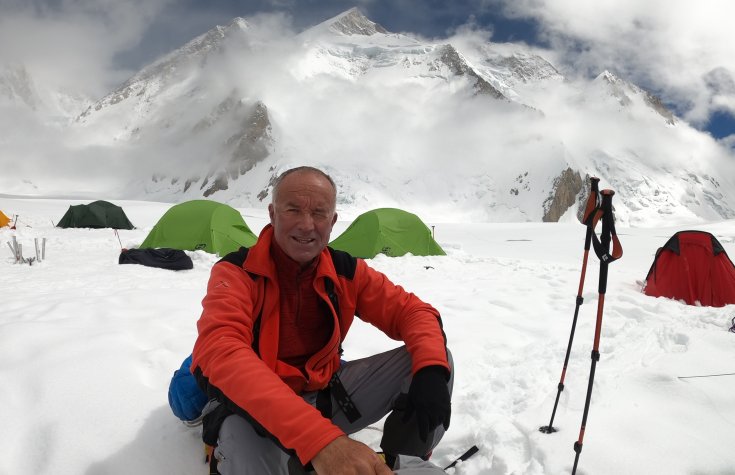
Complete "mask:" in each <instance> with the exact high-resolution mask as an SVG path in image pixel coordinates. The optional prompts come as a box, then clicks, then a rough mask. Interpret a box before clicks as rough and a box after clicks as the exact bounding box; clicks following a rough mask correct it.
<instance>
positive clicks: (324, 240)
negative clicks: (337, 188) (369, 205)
mask: <svg viewBox="0 0 735 475" xmlns="http://www.w3.org/2000/svg"><path fill="white" fill-rule="evenodd" d="M335 205H336V204H335V202H334V188H332V184H331V183H330V182H329V180H327V179H326V178H324V177H323V176H321V175H319V174H316V173H313V172H294V173H291V174H290V175H287V176H286V177H284V178H283V180H282V181H281V183H280V185H279V186H278V190H277V193H276V195H275V196H274V197H273V203H271V204H270V205H269V206H268V214H269V215H270V218H271V224H272V225H273V233H274V237H275V239H276V242H277V243H278V245H279V246H280V247H281V249H283V251H284V252H285V253H286V254H287V255H288V256H289V257H290V258H291V259H293V260H295V261H296V262H298V263H299V264H301V265H302V266H306V265H307V264H309V263H310V262H311V261H312V259H314V258H315V257H316V256H318V255H319V253H320V252H322V250H323V249H324V248H325V247H326V246H327V244H328V243H329V235H330V233H331V232H332V227H333V226H334V223H335V222H336V221H337V213H336V212H335Z"/></svg>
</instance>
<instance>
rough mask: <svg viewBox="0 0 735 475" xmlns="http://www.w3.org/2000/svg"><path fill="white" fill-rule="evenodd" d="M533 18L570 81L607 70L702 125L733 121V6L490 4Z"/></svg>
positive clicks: (553, 0)
mask: <svg viewBox="0 0 735 475" xmlns="http://www.w3.org/2000/svg"><path fill="white" fill-rule="evenodd" d="M488 5H490V6H493V7H496V8H497V7H498V6H501V7H502V8H504V10H505V12H506V14H508V15H512V16H515V17H522V18H533V19H535V20H537V21H538V22H539V23H540V31H541V34H542V35H543V38H544V39H545V40H546V41H548V43H549V44H550V45H551V47H552V48H553V49H554V50H555V51H556V52H557V54H558V58H559V60H560V61H562V63H561V64H560V65H561V66H565V67H566V69H567V71H565V73H567V74H570V73H572V74H573V73H574V72H580V73H582V74H587V75H589V76H595V75H597V74H598V73H600V72H601V71H602V70H604V69H611V70H614V71H615V72H616V73H617V74H619V75H621V76H623V77H624V78H625V79H627V80H630V81H632V82H635V83H637V84H639V85H640V86H642V87H645V88H647V89H649V90H651V91H652V92H654V93H657V94H658V95H660V96H661V97H662V98H663V99H664V100H665V101H666V102H668V103H675V104H677V105H678V107H679V108H680V110H679V111H678V112H679V113H680V114H683V116H684V118H685V119H686V120H688V121H690V122H691V123H693V124H695V125H698V126H702V125H704V124H705V123H706V122H707V120H708V117H709V115H710V114H711V113H712V112H713V111H714V110H717V109H721V110H722V109H726V110H729V111H730V112H731V113H733V114H735V104H734V102H735V101H733V98H735V91H734V90H733V88H732V87H729V88H723V87H722V85H723V84H732V83H733V78H734V77H735V76H733V71H735V46H734V45H735V41H733V40H734V39H735V33H734V32H735V30H733V28H732V18H735V3H731V2H725V1H713V2H691V1H689V0H651V1H646V2H641V1H639V0H605V1H596V2H579V1H575V0H512V1H511V0H492V1H490V2H488Z"/></svg>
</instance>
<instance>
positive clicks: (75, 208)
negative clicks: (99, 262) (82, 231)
mask: <svg viewBox="0 0 735 475" xmlns="http://www.w3.org/2000/svg"><path fill="white" fill-rule="evenodd" d="M56 226H57V227H59V228H114V229H133V228H134V227H135V226H133V223H131V222H130V220H129V219H128V217H127V216H126V215H125V211H123V209H122V208H121V207H119V206H117V205H114V204H112V203H110V202H108V201H93V202H91V203H89V204H86V205H72V206H69V209H68V210H67V211H66V214H64V216H62V218H61V220H60V221H59V224H57V225H56Z"/></svg>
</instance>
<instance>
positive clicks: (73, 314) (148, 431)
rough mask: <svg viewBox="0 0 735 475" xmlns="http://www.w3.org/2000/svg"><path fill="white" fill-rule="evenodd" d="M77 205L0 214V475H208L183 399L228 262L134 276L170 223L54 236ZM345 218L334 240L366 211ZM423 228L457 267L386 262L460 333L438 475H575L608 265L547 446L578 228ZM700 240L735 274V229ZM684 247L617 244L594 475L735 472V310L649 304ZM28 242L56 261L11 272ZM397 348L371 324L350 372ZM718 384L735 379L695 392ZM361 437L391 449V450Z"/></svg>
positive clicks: (591, 289)
mask: <svg viewBox="0 0 735 475" xmlns="http://www.w3.org/2000/svg"><path fill="white" fill-rule="evenodd" d="M102 198H104V197H102ZM80 202H86V201H79V200H71V199H49V198H20V197H9V196H7V195H5V196H0V209H1V210H2V211H3V212H5V213H6V214H8V215H14V214H18V215H20V220H19V222H18V226H17V229H16V230H15V231H13V230H10V229H9V228H7V227H6V228H0V241H2V243H0V244H2V246H3V248H4V250H3V251H0V268H1V269H2V272H0V288H2V289H3V290H4V292H3V299H2V300H3V313H2V317H1V318H0V379H2V381H4V382H5V384H3V385H2V389H0V407H2V408H3V424H0V440H2V441H3V445H2V446H3V448H2V454H3V456H2V457H0V473H2V474H6V473H7V474H10V473H15V472H17V471H18V470H19V469H21V470H22V471H24V472H28V473H33V474H36V475H44V474H49V475H50V474H53V475H64V474H75V475H76V474H80V473H86V474H90V475H91V474H101V473H104V474H108V475H114V474H120V475H122V474H130V473H136V474H139V475H145V474H151V475H153V474H160V473H176V474H181V475H198V474H201V473H204V470H205V467H204V464H203V453H202V445H201V443H200V440H199V436H200V434H199V431H198V430H197V429H192V428H187V427H185V426H184V425H182V424H181V423H180V422H179V421H178V419H176V418H175V417H174V416H173V414H172V413H171V411H170V410H169V408H168V403H167V388H168V383H169V380H170V377H171V375H172V374H173V371H174V370H175V369H177V368H178V367H179V365H180V364H181V361H182V360H183V358H184V357H185V356H187V355H188V354H189V352H190V351H191V347H192V344H193V342H194V339H195V337H196V328H195V323H196V320H197V318H198V316H199V313H200V309H201V307H200V301H201V299H202V297H203V296H204V291H205V285H206V281H207V278H208V273H209V270H210V268H211V266H212V265H213V263H214V262H215V261H216V257H215V256H212V255H209V254H205V253H203V252H201V251H198V252H191V253H189V255H190V256H191V257H192V259H193V261H194V269H192V270H190V271H182V272H176V273H175V272H171V271H166V270H161V269H153V268H148V267H143V266H137V265H124V266H121V265H118V264H117V258H118V254H119V250H120V244H122V246H124V247H128V248H129V247H134V246H136V245H138V244H139V243H140V242H142V240H143V239H144V238H145V236H146V235H147V233H148V231H150V229H151V228H152V226H153V225H154V224H155V223H156V222H157V220H158V218H160V216H161V215H162V214H163V213H164V212H165V211H166V210H167V209H168V207H169V206H170V205H169V204H167V203H162V202H150V201H116V203H117V204H119V205H121V206H122V207H123V208H124V209H125V211H126V213H127V215H128V217H129V218H130V219H131V221H132V222H133V223H134V224H135V225H136V226H137V228H136V229H134V230H131V231H125V230H123V231H120V232H119V236H120V241H121V243H120V242H118V238H117V237H116V236H115V234H114V232H113V231H112V230H110V229H102V230H90V229H57V228H55V227H53V223H55V222H57V221H58V220H59V219H60V218H61V216H62V215H63V213H64V212H65V211H66V209H67V207H68V206H69V205H70V204H77V203H80ZM338 211H340V212H341V213H342V216H341V219H340V221H338V223H337V225H336V226H335V230H334V233H333V236H336V235H338V234H339V233H340V232H341V231H342V230H344V229H345V228H346V227H347V225H348V224H349V220H350V219H351V217H354V215H355V214H356V213H357V211H358V210H357V209H355V208H350V207H347V206H340V208H339V210H338ZM241 212H242V213H243V215H244V217H245V220H246V221H247V222H248V224H249V225H250V226H251V227H252V228H253V230H254V231H256V232H257V231H258V230H259V229H260V228H261V227H262V226H263V225H264V224H265V223H266V219H267V213H266V212H265V209H263V208H242V209H241ZM421 217H422V218H423V219H424V221H425V222H426V223H427V224H428V225H430V226H431V225H433V226H435V233H436V239H437V241H438V242H439V243H440V244H441V245H442V246H443V248H444V249H445V250H446V251H447V254H448V255H447V256H443V257H414V256H406V257H402V258H387V257H384V256H379V257H377V258H375V259H372V260H371V261H370V262H369V263H370V264H371V265H372V266H374V267H375V268H377V269H379V270H381V271H383V272H385V273H386V274H387V275H388V276H389V277H390V278H391V279H393V280H394V281H396V282H399V283H401V284H402V285H404V286H405V287H406V288H407V289H408V290H410V291H413V292H415V293H417V294H418V295H419V296H420V297H422V298H424V299H426V300H427V301H429V302H431V303H432V304H433V305H435V306H436V307H437V308H438V309H439V310H440V311H441V313H442V316H443V320H444V327H445V331H446V333H447V337H448V342H449V346H450V348H451V350H452V352H453V354H454V358H455V362H456V383H455V390H454V397H453V415H452V424H451V427H450V429H449V431H448V433H447V435H446V436H445V438H444V440H443V441H442V442H441V444H440V445H439V447H438V448H437V450H436V451H435V452H434V455H433V460H434V461H435V462H436V463H437V464H439V465H445V464H447V463H449V462H450V461H451V460H453V459H454V458H455V457H456V456H458V455H460V454H461V453H462V452H464V451H465V450H466V449H467V448H468V447H470V446H471V445H473V444H476V445H478V446H479V447H480V452H479V453H478V454H477V455H475V456H474V457H473V458H471V459H470V460H469V461H467V462H466V463H464V464H461V465H460V466H458V467H457V468H456V469H455V470H454V473H455V474H457V475H470V474H472V475H500V474H536V475H541V474H546V475H548V474H559V473H569V471H570V469H571V465H572V462H573V459H574V452H573V450H572V445H573V443H574V441H575V440H577V437H578V433H579V425H580V422H581V416H582V410H583V407H584V398H585V393H586V387H587V376H588V372H589V367H590V356H589V355H590V350H591V345H592V336H593V332H594V317H595V312H596V308H597V278H598V272H597V269H598V268H599V267H598V262H597V259H596V258H595V257H591V258H590V265H589V268H588V273H587V280H586V283H585V290H584V294H583V296H584V298H585V303H584V305H583V306H582V307H581V310H580V318H579V323H578V327H577V332H576V338H575V343H574V346H573V351H572V355H571V359H570V365H569V369H568V371H567V376H566V389H565V391H564V392H563V393H562V396H561V400H560V403H559V410H558V412H557V415H556V420H555V423H554V425H555V427H557V428H558V429H559V432H556V433H554V434H553V435H545V434H542V433H540V432H539V431H538V427H539V426H541V425H546V424H548V420H549V417H550V414H551V408H552V405H553V402H554V396H555V395H556V385H557V383H558V381H559V375H560V373H561V366H562V362H563V358H564V352H565V350H566V345H567V339H568V335H569V329H570V325H571V319H572V314H573V310H574V300H575V295H576V291H577V286H578V283H579V274H580V268H581V260H582V248H583V241H584V227H582V226H581V225H580V224H577V223H575V222H573V221H572V219H571V216H569V215H567V216H565V217H564V218H563V219H562V222H560V223H544V224H542V223H495V224H490V223H477V222H470V221H465V222H446V221H444V220H442V219H440V218H441V217H442V215H441V213H438V214H436V215H432V214H431V213H423V214H421ZM684 226H685V227H696V228H697V229H703V230H708V231H711V232H713V233H714V234H715V235H716V236H717V237H718V238H719V240H720V241H721V242H722V244H723V246H724V247H725V250H726V251H727V252H728V253H729V254H730V255H731V256H735V221H733V220H728V221H720V222H710V223H704V224H700V225H684ZM683 228H684V227H682V226H679V227H658V228H628V227H624V226H618V233H619V236H620V239H621V241H622V244H623V247H624V251H625V254H624V256H623V258H622V259H621V260H619V261H617V262H614V263H613V264H612V265H611V266H610V273H609V285H608V288H607V294H606V299H605V309H604V319H603V330H602V338H601V342H600V351H601V359H600V361H599V363H598V365H597V374H596V378H595V385H594V390H593V395H592V406H591V410H590V416H589V419H588V424H587V431H586V435H585V438H584V448H583V451H582V455H581V459H580V465H579V470H578V473H579V474H595V475H606V474H609V475H613V474H621V473H625V474H644V473H645V474H652V473H666V474H668V475H679V474H681V475H685V474H687V475H688V474H694V473H696V474H704V473H707V474H723V475H724V474H729V473H732V470H733V467H735V452H733V450H732V434H733V433H735V406H733V404H732V401H733V398H732V395H733V393H735V376H733V375H732V373H733V372H735V366H734V363H733V362H734V361H735V360H734V359H733V344H734V343H735V334H733V333H728V331H727V329H728V327H729V326H730V324H731V323H730V320H731V319H732V318H733V317H735V306H733V305H730V306H728V307H724V308H706V307H690V306H686V305H683V304H682V303H679V302H675V301H671V300H667V299H655V298H651V297H647V296H645V295H643V294H642V293H641V291H640V281H641V280H643V279H644V277H645V275H646V272H647V271H648V267H649V266H650V264H651V262H652V260H653V256H654V253H655V251H656V249H657V248H658V247H659V246H661V245H663V244H664V242H665V241H666V240H667V239H668V237H670V235H671V234H673V232H675V231H677V230H681V229H683ZM12 236H15V237H16V238H17V240H18V241H19V242H20V243H22V244H23V246H24V248H25V249H32V247H33V240H34V238H39V240H40V239H41V238H43V237H45V238H46V239H47V243H46V258H45V260H44V261H43V262H42V263H34V264H33V265H32V266H29V265H27V264H22V265H21V264H14V263H13V259H12V257H11V253H10V251H9V249H7V245H6V244H5V242H7V241H9V240H11V238H12ZM26 255H33V253H32V252H30V253H29V252H26ZM395 345H396V342H393V341H390V340H388V339H387V338H386V337H384V336H383V335H382V334H379V333H378V332H377V331H376V330H374V329H373V328H372V327H370V326H368V325H364V324H356V325H355V326H354V327H353V329H352V330H351V332H350V334H349V336H348V338H347V341H346V343H345V356H346V357H347V358H358V357H361V356H365V355H368V354H372V353H374V352H378V351H381V350H384V349H389V348H392V347H394V346H395ZM708 374H729V375H727V376H716V377H706V378H690V379H680V377H683V376H694V375H708ZM379 427H380V424H377V425H376V426H375V428H379ZM356 437H357V438H359V439H360V440H362V441H364V442H366V443H369V444H370V445H372V446H373V447H377V443H378V437H379V432H378V431H376V430H372V429H368V430H365V431H363V432H361V433H359V434H357V435H356Z"/></svg>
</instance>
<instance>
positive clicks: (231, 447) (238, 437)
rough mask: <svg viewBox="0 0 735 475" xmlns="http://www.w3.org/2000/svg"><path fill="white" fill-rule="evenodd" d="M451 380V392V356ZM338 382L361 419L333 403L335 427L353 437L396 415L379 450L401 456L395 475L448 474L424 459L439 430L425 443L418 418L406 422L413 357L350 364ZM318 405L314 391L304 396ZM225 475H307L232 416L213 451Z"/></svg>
mask: <svg viewBox="0 0 735 475" xmlns="http://www.w3.org/2000/svg"><path fill="white" fill-rule="evenodd" d="M449 364H450V366H451V367H452V376H451V377H450V380H449V382H448V383H447V384H448V387H449V393H450V395H451V393H452V386H453V383H454V364H453V361H452V356H451V354H449ZM339 377H340V380H341V381H342V384H343V386H344V387H345V390H346V391H347V393H348V394H349V395H350V398H351V399H352V402H353V403H354V404H355V406H357V409H358V410H359V411H360V414H361V417H360V418H359V419H358V420H356V421H354V422H349V421H348V420H347V417H346V416H345V415H344V414H343V413H342V411H341V410H340V408H339V405H338V404H337V403H336V401H334V398H332V408H333V410H332V411H333V413H332V422H333V423H334V424H335V425H337V426H338V427H339V428H340V429H342V430H343V431H344V432H345V433H347V434H352V433H355V432H357V431H359V430H361V429H364V428H365V427H367V426H369V425H370V424H373V423H375V422H377V421H379V420H380V419H382V418H383V417H384V416H385V415H386V414H388V413H389V412H391V411H392V413H391V414H390V415H389V416H388V418H387V419H386V422H385V425H384V431H383V440H382V441H381V444H380V445H381V448H382V449H383V451H385V452H386V453H391V454H400V457H399V459H398V463H397V467H396V470H395V473H397V474H401V475H435V474H443V473H444V471H443V470H442V469H440V468H439V467H437V466H435V465H433V464H431V463H430V462H426V461H423V460H422V459H421V458H419V457H420V456H423V455H426V454H429V453H431V451H432V450H433V449H434V447H436V445H437V444H438V443H439V441H440V440H441V438H442V436H443V435H444V427H442V426H441V425H440V426H439V427H437V428H436V429H434V430H433V431H432V432H430V433H429V436H428V437H427V440H426V441H422V440H421V439H420V438H419V435H418V424H417V423H416V420H415V416H412V417H411V418H410V419H409V420H407V421H406V422H405V423H404V422H403V420H402V419H403V415H404V414H403V411H402V409H403V408H402V407H401V406H402V405H403V404H404V403H405V397H406V396H405V395H406V394H407V393H408V388H409V386H410V384H411V357H410V355H409V354H408V351H407V350H406V347H405V346H402V347H400V348H396V349H395V350H390V351H387V352H385V353H380V354H377V355H374V356H370V357H367V358H363V359H359V360H355V361H350V362H348V363H346V364H345V365H343V366H342V368H340V370H339ZM302 396H303V398H304V400H305V401H307V402H308V403H309V404H311V405H315V404H316V397H317V393H316V392H310V393H305V394H303V395H302ZM214 455H215V457H216V458H217V460H218V470H219V472H220V473H221V474H222V475H297V474H304V473H307V472H305V471H304V469H303V467H302V466H301V463H300V462H299V461H298V459H297V458H296V457H295V456H293V455H292V454H289V453H287V452H285V451H284V450H283V449H282V448H281V447H280V446H279V445H278V444H276V443H275V442H274V441H273V440H272V439H270V438H268V437H264V436H261V435H259V434H258V433H257V432H256V431H255V429H254V428H253V426H252V425H250V423H249V422H248V421H247V420H245V419H244V418H242V417H240V416H239V415H230V416H228V417H227V418H226V419H225V420H224V422H223V423H222V427H221V428H220V431H219V439H218V445H217V448H216V449H215V452H214Z"/></svg>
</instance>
